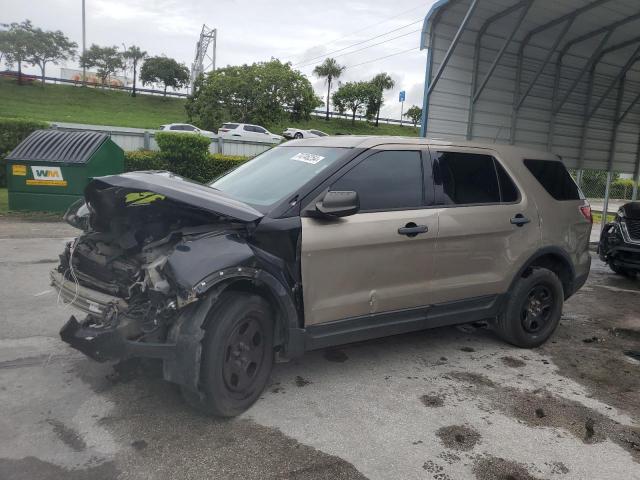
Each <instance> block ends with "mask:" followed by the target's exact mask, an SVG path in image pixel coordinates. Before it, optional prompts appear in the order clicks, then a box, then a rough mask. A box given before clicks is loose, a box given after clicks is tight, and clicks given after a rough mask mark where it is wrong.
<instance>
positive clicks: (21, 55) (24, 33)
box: [0, 20, 34, 85]
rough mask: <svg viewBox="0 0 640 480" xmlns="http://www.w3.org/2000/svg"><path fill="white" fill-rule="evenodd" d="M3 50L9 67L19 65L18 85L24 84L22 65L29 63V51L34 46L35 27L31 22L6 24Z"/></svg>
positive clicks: (2, 38)
mask: <svg viewBox="0 0 640 480" xmlns="http://www.w3.org/2000/svg"><path fill="white" fill-rule="evenodd" d="M2 26H3V27H4V28H6V29H7V30H4V31H3V33H2V37H0V38H1V40H2V48H3V50H4V56H5V60H6V62H7V64H8V65H13V64H14V63H17V64H18V84H20V85H21V84H22V64H23V63H29V61H28V57H29V49H30V47H31V46H32V45H33V43H34V40H33V37H34V35H33V25H32V23H31V21H30V20H25V21H24V22H22V23H16V22H14V23H9V24H7V23H4V24H2Z"/></svg>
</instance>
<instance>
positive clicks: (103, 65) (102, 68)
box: [80, 44, 124, 87]
mask: <svg viewBox="0 0 640 480" xmlns="http://www.w3.org/2000/svg"><path fill="white" fill-rule="evenodd" d="M80 65H81V66H82V67H85V68H93V67H96V68H97V69H98V77H100V80H101V81H102V86H103V87H104V84H105V83H106V81H107V79H108V78H109V77H110V76H111V75H113V74H114V73H116V72H117V71H118V70H122V69H123V68H124V62H123V60H122V54H121V53H120V52H118V47H100V46H98V45H96V44H92V45H91V47H90V48H89V50H87V51H86V53H85V54H84V55H81V56H80Z"/></svg>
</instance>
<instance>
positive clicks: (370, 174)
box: [301, 145, 438, 326]
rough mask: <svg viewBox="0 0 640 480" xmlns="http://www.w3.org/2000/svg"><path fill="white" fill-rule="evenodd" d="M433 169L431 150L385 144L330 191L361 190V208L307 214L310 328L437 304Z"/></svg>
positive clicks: (305, 292) (305, 274)
mask: <svg viewBox="0 0 640 480" xmlns="http://www.w3.org/2000/svg"><path fill="white" fill-rule="evenodd" d="M425 170H426V171H427V172H428V175H426V177H427V179H426V181H425V178H424V175H423V172H424V171H425ZM430 172H431V170H430V160H429V159H428V153H427V152H426V150H425V151H424V152H422V151H420V150H416V147H415V146H414V147H413V149H410V148H407V147H406V146H398V145H389V146H384V147H379V148H378V149H374V150H372V153H371V154H370V155H368V156H366V157H365V158H364V159H363V160H362V161H360V162H358V163H357V164H356V165H355V166H354V167H353V168H352V169H350V170H349V171H348V172H346V173H345V174H344V175H343V176H342V177H341V178H339V179H338V180H337V181H335V182H334V183H333V185H331V186H330V188H329V190H334V191H356V192H357V193H358V195H359V198H360V212H359V213H357V214H355V215H352V216H349V217H345V218H342V219H336V220H329V221H328V220H319V219H314V218H309V217H303V218H302V247H301V252H302V259H301V263H302V280H303V282H302V284H303V296H304V309H305V324H306V325H307V326H309V325H315V324H320V323H326V322H331V321H335V320H340V319H344V318H350V317H358V316H362V315H368V314H375V313H381V312H390V311H394V310H402V309H406V308H412V307H418V306H423V305H427V304H428V303H429V298H428V283H429V281H430V275H431V271H432V264H433V252H434V248H435V241H436V238H437V233H438V212H437V210H435V209H430V208H428V206H430V204H431V203H432V198H433V188H432V178H431V175H430ZM407 228H409V229H410V230H406V229H407ZM416 232H417V233H416Z"/></svg>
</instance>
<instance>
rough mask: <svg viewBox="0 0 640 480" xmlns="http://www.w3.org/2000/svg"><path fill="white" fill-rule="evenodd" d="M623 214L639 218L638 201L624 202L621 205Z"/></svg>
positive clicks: (639, 206) (630, 217)
mask: <svg viewBox="0 0 640 480" xmlns="http://www.w3.org/2000/svg"><path fill="white" fill-rule="evenodd" d="M621 210H623V211H624V216H625V217H626V218H629V219H632V220H640V202H630V203H626V204H624V205H623V206H622V207H621Z"/></svg>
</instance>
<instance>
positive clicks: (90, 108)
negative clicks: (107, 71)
mask: <svg viewBox="0 0 640 480" xmlns="http://www.w3.org/2000/svg"><path fill="white" fill-rule="evenodd" d="M0 117H21V118H29V119H33V120H45V121H50V122H56V121H57V122H72V123H88V124H91V125H113V126H116V127H138V128H158V127H159V126H160V125H162V124H163V123H174V122H184V121H185V120H186V115H185V111H184V100H182V99H176V98H163V97H159V96H153V95H138V96H137V97H135V98H133V97H131V96H130V95H128V94H127V93H125V92H118V91H114V90H107V89H105V90H102V89H99V88H82V87H76V86H72V85H50V84H47V85H45V86H44V88H43V87H42V86H41V85H40V84H38V83H36V84H33V85H22V86H19V85H18V84H17V83H16V82H15V81H13V80H6V79H0Z"/></svg>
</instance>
